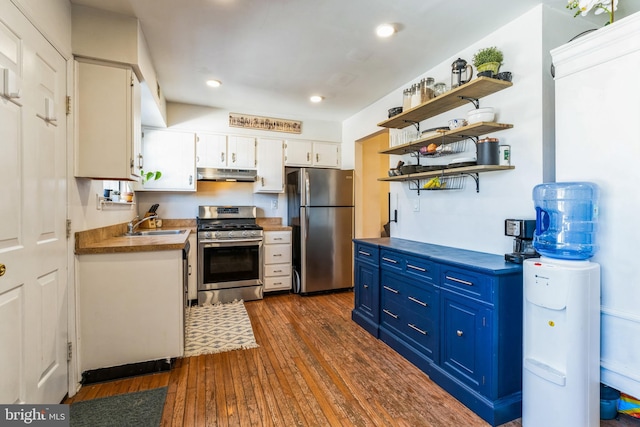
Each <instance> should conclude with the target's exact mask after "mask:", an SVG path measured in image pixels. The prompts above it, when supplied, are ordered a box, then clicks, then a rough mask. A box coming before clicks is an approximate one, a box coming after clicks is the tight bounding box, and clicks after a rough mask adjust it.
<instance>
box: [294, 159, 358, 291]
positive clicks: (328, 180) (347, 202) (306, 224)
mask: <svg viewBox="0 0 640 427" xmlns="http://www.w3.org/2000/svg"><path fill="white" fill-rule="evenodd" d="M287 202H288V219H289V225H290V226H291V227H292V228H293V256H292V258H293V268H294V273H293V274H294V279H293V282H294V283H293V290H294V292H296V293H301V294H308V293H314V292H322V291H331V290H336V289H347V288H351V287H353V268H352V259H353V252H352V239H353V218H354V208H353V171H352V170H338V169H318V168H301V169H297V170H293V171H290V172H289V173H288V174H287Z"/></svg>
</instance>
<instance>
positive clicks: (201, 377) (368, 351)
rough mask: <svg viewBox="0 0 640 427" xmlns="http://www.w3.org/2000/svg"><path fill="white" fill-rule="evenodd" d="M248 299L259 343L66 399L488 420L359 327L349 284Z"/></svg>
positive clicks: (254, 418) (282, 419) (234, 420)
mask: <svg viewBox="0 0 640 427" xmlns="http://www.w3.org/2000/svg"><path fill="white" fill-rule="evenodd" d="M245 306H246V308H247V312H248V313H249V317H250V318H251V323H252V325H253V329H254V333H255V336H256V341H257V342H258V344H259V345H260V347H259V348H256V349H251V350H239V351H231V352H226V353H220V354H213V355H206V356H197V357H190V358H184V359H180V360H178V362H177V363H176V367H175V368H174V369H173V370H172V371H171V372H166V373H159V374H153V375H145V376H140V377H136V378H129V379H122V380H117V381H111V382H106V383H101V384H93V385H88V386H85V387H83V388H82V389H81V390H80V391H79V393H78V394H76V396H74V397H73V398H71V399H67V400H66V401H65V403H73V402H78V401H82V400H88V399H94V398H97V397H103V396H110V395H116V394H121V393H126V392H133V391H140V390H146V389H151V388H155V387H162V386H167V387H168V394H167V400H166V403H165V407H164V413H163V416H162V425H163V426H252V427H253V426H265V427H266V426H287V427H288V426H412V427H420V426H425V427H441V426H442V427H450V426H469V427H471V426H488V425H489V424H487V423H486V422H484V421H483V420H482V419H481V418H479V417H478V416H477V415H475V414H474V413H473V412H471V411H470V410H469V409H467V408H466V407H465V406H464V405H462V404H461V403H459V402H458V401H457V400H456V399H454V398H453V397H451V396H450V395H449V394H448V393H446V392H445V391H444V390H442V389H441V388H440V387H439V386H437V385H436V384H434V383H433V382H432V381H431V380H430V379H429V378H428V377H427V376H426V375H425V374H424V373H422V371H420V370H419V369H417V368H416V367H414V366H413V365H412V364H411V363H409V362H407V361H406V360H405V359H403V358H402V357H401V356H399V355H398V354H397V353H396V352H395V351H393V350H392V349H391V348H390V347H388V346H387V345H386V344H384V343H383V342H381V341H379V340H377V339H375V338H373V337H372V336H371V335H369V334H368V333H367V332H365V331H364V330H363V329H362V328H360V327H359V326H358V325H356V324H355V323H354V322H353V321H352V320H351V309H352V307H353V293H352V292H342V293H335V294H327V295H318V296H307V297H300V296H298V295H274V296H267V297H265V299H264V300H261V301H249V302H246V303H245ZM503 426H504V427H519V426H521V423H520V420H515V421H512V422H510V423H507V424H504V425H503ZM601 426H616V427H624V426H634V427H638V426H640V420H636V419H633V418H631V417H627V416H622V417H621V419H620V421H616V420H612V421H602V422H601Z"/></svg>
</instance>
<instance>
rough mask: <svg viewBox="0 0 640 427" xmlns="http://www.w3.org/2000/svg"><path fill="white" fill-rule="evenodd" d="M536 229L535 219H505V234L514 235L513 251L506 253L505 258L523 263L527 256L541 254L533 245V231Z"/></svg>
mask: <svg viewBox="0 0 640 427" xmlns="http://www.w3.org/2000/svg"><path fill="white" fill-rule="evenodd" d="M535 230H536V220H535V219H505V220H504V234H505V236H513V237H515V239H514V240H513V252H511V253H510V254H505V255H504V259H505V260H507V261H509V262H515V263H518V264H522V262H523V261H524V260H525V259H527V258H535V257H539V256H540V255H539V254H538V252H536V250H535V248H534V247H533V233H534V231H535Z"/></svg>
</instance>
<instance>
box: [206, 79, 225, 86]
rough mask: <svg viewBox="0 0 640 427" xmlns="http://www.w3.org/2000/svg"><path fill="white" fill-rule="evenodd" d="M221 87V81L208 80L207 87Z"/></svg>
mask: <svg viewBox="0 0 640 427" xmlns="http://www.w3.org/2000/svg"><path fill="white" fill-rule="evenodd" d="M220 85H222V82H221V81H220V80H207V86H211V87H220Z"/></svg>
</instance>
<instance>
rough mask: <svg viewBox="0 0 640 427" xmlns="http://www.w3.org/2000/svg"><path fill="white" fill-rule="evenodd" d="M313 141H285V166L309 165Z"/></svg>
mask: <svg viewBox="0 0 640 427" xmlns="http://www.w3.org/2000/svg"><path fill="white" fill-rule="evenodd" d="M312 151H313V143H312V142H311V141H287V142H286V148H285V156H284V158H285V160H284V164H285V165H286V166H311V164H312V160H311V154H312Z"/></svg>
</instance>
